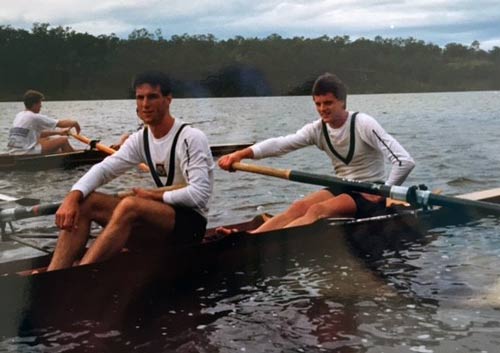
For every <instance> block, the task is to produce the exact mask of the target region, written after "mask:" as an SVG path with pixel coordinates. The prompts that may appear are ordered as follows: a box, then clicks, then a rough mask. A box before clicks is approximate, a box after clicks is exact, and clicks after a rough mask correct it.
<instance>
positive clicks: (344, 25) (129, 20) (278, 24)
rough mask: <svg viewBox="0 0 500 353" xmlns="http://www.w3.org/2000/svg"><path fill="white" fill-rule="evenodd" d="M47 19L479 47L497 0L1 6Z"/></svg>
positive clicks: (124, 0)
mask: <svg viewBox="0 0 500 353" xmlns="http://www.w3.org/2000/svg"><path fill="white" fill-rule="evenodd" d="M34 22H45V23H50V24H51V25H54V26H58V25H61V26H63V27H65V26H70V27H72V28H73V29H75V30H78V31H83V32H88V33H91V34H95V35H97V34H110V33H116V34H117V35H119V36H122V37H126V36H127V35H128V34H129V33H130V32H132V30H134V29H138V28H146V29H148V30H150V31H154V30H155V29H157V28H160V29H162V32H163V33H164V35H165V36H169V35H173V34H182V33H188V34H207V33H212V34H214V35H215V36H216V37H218V38H228V37H234V36H236V35H242V36H244V37H253V36H257V37H263V36H267V35H269V34H271V33H278V34H280V35H282V36H304V37H318V36H321V35H324V34H327V35H330V36H335V35H349V36H351V38H354V39H355V38H357V37H361V36H363V37H367V38H373V37H374V36H376V35H382V36H384V37H409V36H411V37H414V38H416V39H421V40H424V41H427V42H433V43H436V44H440V45H443V44H445V43H447V42H449V41H453V42H459V43H464V44H470V42H472V41H473V40H479V41H480V42H481V43H482V44H483V46H486V45H491V43H497V42H498V40H499V38H500V25H499V24H500V2H499V1H498V0H476V1H472V0H455V1H453V0H415V1H413V2H410V1H405V0H399V1H398V0H392V1H389V0H386V1H384V0H307V1H306V0H285V1H284V0H266V1H261V0H254V1H252V2H249V1H243V0H198V1H185V0H183V1H180V0H169V1H162V0H100V1H99V0H77V1H64V0H43V1H42V0H17V1H12V2H5V3H4V4H2V12H1V14H0V24H3V25H6V24H10V25H12V26H13V27H17V28H31V26H32V24H33V23H34Z"/></svg>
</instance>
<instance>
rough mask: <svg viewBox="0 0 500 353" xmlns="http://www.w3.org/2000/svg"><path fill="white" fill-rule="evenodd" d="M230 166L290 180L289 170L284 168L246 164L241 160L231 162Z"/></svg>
mask: <svg viewBox="0 0 500 353" xmlns="http://www.w3.org/2000/svg"><path fill="white" fill-rule="evenodd" d="M232 167H233V169H234V170H241V171H243V172H250V173H256V174H262V175H268V176H272V177H275V178H281V179H287V180H291V179H290V172H291V171H290V170H286V169H277V168H270V167H265V166H261V165H255V164H246V163H241V162H236V163H233V165H232Z"/></svg>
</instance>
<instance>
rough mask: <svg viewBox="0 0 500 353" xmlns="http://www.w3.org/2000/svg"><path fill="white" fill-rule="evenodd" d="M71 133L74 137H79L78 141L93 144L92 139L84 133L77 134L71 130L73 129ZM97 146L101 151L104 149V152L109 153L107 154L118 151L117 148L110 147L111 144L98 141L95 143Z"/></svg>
mask: <svg viewBox="0 0 500 353" xmlns="http://www.w3.org/2000/svg"><path fill="white" fill-rule="evenodd" d="M69 134H70V135H71V136H72V137H74V138H75V139H77V140H78V141H80V142H83V143H85V144H87V145H90V144H91V142H92V140H91V139H89V138H88V137H85V136H83V135H79V134H75V133H74V132H71V131H70V132H69ZM95 147H96V148H97V149H98V150H99V151H102V152H104V153H107V154H113V153H115V152H116V150H115V149H113V148H111V147H109V146H106V145H104V144H102V143H96V144H95Z"/></svg>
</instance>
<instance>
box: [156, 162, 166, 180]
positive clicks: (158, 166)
mask: <svg viewBox="0 0 500 353" xmlns="http://www.w3.org/2000/svg"><path fill="white" fill-rule="evenodd" d="M156 173H158V175H159V176H162V177H165V176H167V170H166V169H165V166H164V165H163V164H160V163H157V164H156Z"/></svg>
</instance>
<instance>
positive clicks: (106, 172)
mask: <svg viewBox="0 0 500 353" xmlns="http://www.w3.org/2000/svg"><path fill="white" fill-rule="evenodd" d="M181 125H182V123H181V122H180V121H179V120H175V122H174V125H173V126H172V128H171V129H170V131H169V132H168V133H167V134H166V135H165V136H163V137H162V138H160V139H156V138H154V136H153V134H152V133H151V130H148V136H149V149H150V153H151V160H152V162H153V165H155V166H156V170H157V171H158V172H159V175H160V179H161V180H162V182H163V183H165V181H166V178H167V176H166V175H164V176H162V174H165V173H162V170H164V171H166V172H167V173H168V169H169V164H170V150H171V147H172V143H173V139H174V136H175V135H176V133H177V131H178V130H179V128H180V127H181ZM139 163H147V160H146V153H145V150H144V141H143V129H141V130H139V131H137V132H135V133H134V134H132V135H131V136H130V137H129V138H128V139H127V140H126V141H125V143H124V144H123V146H121V147H120V149H119V150H118V151H117V152H116V153H114V154H113V155H111V156H109V157H107V158H105V159H104V160H103V161H102V162H101V163H99V164H96V165H94V166H93V167H92V168H91V169H90V170H89V171H88V172H87V173H86V174H85V175H84V176H83V177H82V178H80V180H78V181H77V182H76V184H75V185H73V187H72V188H71V190H79V191H81V192H82V193H83V195H84V196H87V195H88V194H90V193H91V192H92V191H94V190H95V189H97V188H98V187H99V186H101V185H104V184H105V183H107V182H109V181H110V180H112V179H114V178H116V177H117V176H119V175H121V174H123V173H124V172H125V171H127V170H129V169H131V168H134V167H136V166H137V164H139ZM213 170H214V162H213V157H212V153H211V151H210V146H209V144H208V140H207V137H206V136H205V134H204V133H203V132H202V131H200V130H198V129H196V128H193V127H190V126H186V127H184V129H183V130H182V131H181V133H180V135H179V137H178V140H177V147H176V151H175V174H174V179H173V185H176V184H187V186H186V187H184V188H182V189H177V190H172V191H167V192H165V193H164V194H163V201H164V202H165V203H168V204H170V205H173V206H180V207H187V208H193V209H194V210H195V211H197V212H198V213H200V214H201V215H203V216H204V217H205V218H206V217H207V214H208V202H209V199H210V197H211V195H212V190H213V182H214V176H213Z"/></svg>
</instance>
